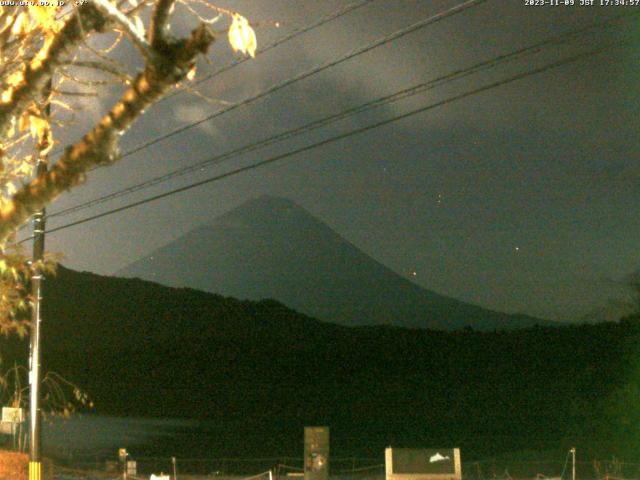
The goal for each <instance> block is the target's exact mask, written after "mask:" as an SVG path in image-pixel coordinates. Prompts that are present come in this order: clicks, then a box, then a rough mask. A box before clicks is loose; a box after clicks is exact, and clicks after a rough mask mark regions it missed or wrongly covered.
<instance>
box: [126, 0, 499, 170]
mask: <svg viewBox="0 0 640 480" xmlns="http://www.w3.org/2000/svg"><path fill="white" fill-rule="evenodd" d="M487 1H488V0H467V1H465V2H462V3H460V4H458V5H455V6H453V7H450V8H447V9H445V10H443V11H441V12H439V13H436V14H434V15H431V16H430V17H427V18H425V19H423V20H420V21H418V22H415V23H413V24H411V25H409V26H408V27H404V28H401V29H400V30H397V31H395V32H393V33H391V34H389V35H385V36H384V37H382V38H379V39H378V40H375V41H373V42H372V43H370V44H368V45H365V46H364V47H360V48H357V49H354V50H352V51H351V52H349V53H347V54H346V55H343V56H342V57H339V58H337V59H335V60H331V61H329V62H326V63H323V64H321V65H318V66H316V67H313V68H311V69H310V70H307V71H305V72H302V73H300V74H298V75H296V76H294V77H290V78H287V79H286V80H284V81H282V82H280V83H278V84H276V85H274V86H272V87H269V88H267V89H266V90H263V91H261V92H260V93H257V94H255V95H253V96H251V97H248V98H245V99H244V100H241V101H240V102H236V103H233V104H231V105H229V106H227V107H226V108H223V109H221V110H218V111H217V112H214V113H212V114H211V115H208V116H206V117H205V118H203V119H201V120H198V121H197V122H192V123H190V124H188V125H185V126H182V127H179V128H176V129H175V130H172V131H171V132H168V133H166V134H164V135H161V136H159V137H156V138H154V139H152V140H149V141H148V142H145V143H143V144H141V145H139V146H137V147H134V148H133V149H131V150H129V151H127V152H125V153H123V154H122V155H121V158H124V157H128V156H129V155H133V154H134V153H137V152H139V151H141V150H144V149H146V148H149V147H150V146H151V145H155V144H156V143H159V142H162V141H163V140H166V139H167V138H170V137H173V136H174V135H178V134H180V133H182V132H185V131H187V130H190V129H192V128H194V127H196V126H198V125H201V124H202V123H204V122H208V121H209V120H212V119H214V118H216V117H219V116H220V115H223V114H225V113H227V112H231V111H233V110H236V109H237V108H240V107H243V106H245V105H248V104H250V103H253V102H255V101H256V100H259V99H261V98H264V97H266V96H268V95H272V94H273V93H276V92H277V91H279V90H282V89H283V88H285V87H288V86H290V85H293V84H294V83H297V82H299V81H302V80H304V79H306V78H309V77H311V76H312V75H315V74H317V73H320V72H322V71H324V70H327V69H329V68H331V67H335V66H336V65H339V64H341V63H344V62H346V61H347V60H350V59H352V58H355V57H357V56H360V55H362V54H364V53H367V52H369V51H371V50H373V49H375V48H378V47H381V46H382V45H386V44H388V43H391V42H393V41H395V40H397V39H399V38H401V37H404V36H406V35H408V34H410V33H413V32H415V31H417V30H420V29H422V28H425V27H428V26H429V25H433V24H434V23H437V22H440V21H441V20H444V19H446V18H449V17H452V16H454V15H457V14H459V13H462V12H464V11H465V10H468V9H470V8H473V7H476V6H479V5H481V4H482V3H485V2H487Z"/></svg>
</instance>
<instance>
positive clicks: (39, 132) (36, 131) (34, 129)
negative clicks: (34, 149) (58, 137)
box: [29, 115, 49, 140]
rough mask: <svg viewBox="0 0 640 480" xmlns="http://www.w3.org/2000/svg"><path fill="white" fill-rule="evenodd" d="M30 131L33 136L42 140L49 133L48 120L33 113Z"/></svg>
mask: <svg viewBox="0 0 640 480" xmlns="http://www.w3.org/2000/svg"><path fill="white" fill-rule="evenodd" d="M29 131H30V132H31V136H32V137H33V138H38V139H40V140H42V139H43V138H44V137H45V135H48V131H49V122H47V121H46V120H45V119H43V118H40V117H36V116H33V115H32V116H31V117H30V122H29Z"/></svg>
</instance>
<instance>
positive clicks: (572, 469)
mask: <svg viewBox="0 0 640 480" xmlns="http://www.w3.org/2000/svg"><path fill="white" fill-rule="evenodd" d="M571 455H572V457H573V462H572V468H571V480H576V447H573V448H572V449H571Z"/></svg>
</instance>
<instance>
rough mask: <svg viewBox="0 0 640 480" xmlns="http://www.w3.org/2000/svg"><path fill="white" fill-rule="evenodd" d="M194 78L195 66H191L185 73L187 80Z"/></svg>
mask: <svg viewBox="0 0 640 480" xmlns="http://www.w3.org/2000/svg"><path fill="white" fill-rule="evenodd" d="M194 78H196V66H195V65H194V66H193V67H191V70H189V72H188V73H187V80H189V81H191V80H193V79H194Z"/></svg>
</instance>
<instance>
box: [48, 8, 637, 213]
mask: <svg viewBox="0 0 640 480" xmlns="http://www.w3.org/2000/svg"><path fill="white" fill-rule="evenodd" d="M638 15H640V12H637V13H635V14H631V15H624V14H623V15H618V16H615V17H611V18H608V19H606V20H604V21H601V22H596V23H592V24H590V25H587V26H585V27H582V28H580V29H577V30H573V31H570V32H566V33H563V34H560V35H557V36H554V37H552V38H550V39H546V40H543V41H541V42H538V43H536V44H534V45H530V46H528V47H524V48H521V49H518V50H516V51H513V52H509V53H506V54H502V55H498V56H496V57H494V58H492V59H490V60H486V61H483V62H479V63H477V64H475V65H473V66H471V67H467V68H464V69H460V70H457V71H454V72H452V73H449V74H446V75H443V76H440V77H438V78H435V79H433V80H429V81H427V82H423V83H420V84H418V85H415V86H413V87H410V88H406V89H403V90H400V91H398V92H396V93H393V94H391V95H387V96H384V97H381V98H377V99H375V100H371V101H369V102H365V103H363V104H361V105H358V106H355V107H352V108H349V109H347V110H344V111H342V112H339V113H336V114H332V115H329V116H326V117H323V118H321V119H318V120H314V121H312V122H310V123H307V124H305V125H302V126H300V127H297V128H294V129H290V130H287V131H285V132H281V133H279V134H277V135H274V136H271V137H268V138H266V139H263V140H260V141H258V142H254V143H251V144H248V145H245V146H242V147H239V148H236V149H234V150H231V151H229V152H226V153H223V154H220V155H216V156H215V157H212V158H210V159H207V160H204V161H202V162H198V163H196V164H195V165H190V166H187V167H182V168H179V169H176V170H174V171H172V172H169V173H167V174H164V175H160V176H157V177H155V178H152V179H150V180H147V181H145V182H141V183H138V184H135V185H132V186H130V187H127V188H124V189H121V190H119V191H116V192H113V193H110V194H107V195H104V196H102V197H99V198H97V199H94V200H90V201H88V202H84V203H81V204H78V205H74V206H71V207H69V208H66V209H63V210H60V211H58V212H55V213H53V214H50V215H49V216H48V218H53V217H58V216H64V215H68V214H71V213H74V212H78V211H81V210H85V209H87V208H90V207H93V206H95V205H99V204H102V203H105V202H107V201H109V200H113V199H116V198H120V197H122V196H125V195H129V194H131V193H134V192H137V191H140V190H143V189H146V188H149V187H151V186H154V185H157V184H160V183H163V182H166V181H168V180H171V179H173V178H177V177H180V176H184V175H186V174H189V173H192V172H195V171H197V170H200V169H202V168H204V167H208V166H211V165H217V164H220V163H222V162H224V161H225V160H228V159H230V158H234V157H237V156H239V155H240V154H244V153H248V152H251V151H255V150H258V149H261V148H264V147H266V146H269V145H272V144H274V143H277V142H281V141H284V140H287V139H290V138H293V137H296V136H299V135H301V134H303V133H307V132H310V131H313V130H316V129H318V128H321V127H325V126H327V125H330V124H332V123H335V122H337V121H339V120H343V119H345V118H348V117H351V116H354V115H357V114H359V113H362V112H365V111H368V110H371V109H374V108H379V107H381V106H384V105H387V104H389V103H392V102H397V101H399V100H403V99H406V98H409V97H411V96H414V95H417V94H420V93H424V92H425V91H427V90H430V89H432V88H435V87H438V86H441V85H444V84H446V83H449V82H452V81H454V80H458V79H460V78H463V77H466V76H469V75H472V74H475V73H478V72H481V71H484V70H488V69H492V68H494V67H496V66H498V65H500V64H502V63H505V62H509V61H513V60H517V59H521V58H522V57H524V56H526V55H531V54H536V53H539V52H540V51H543V49H545V48H547V47H549V46H553V45H557V44H561V43H566V42H568V41H571V40H573V39H575V38H578V37H580V36H581V35H584V34H586V33H591V32H593V30H595V29H601V28H606V27H609V26H611V24H613V23H614V22H617V21H619V20H623V21H628V20H630V19H632V18H635V17H637V16H638Z"/></svg>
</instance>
